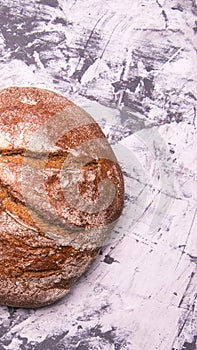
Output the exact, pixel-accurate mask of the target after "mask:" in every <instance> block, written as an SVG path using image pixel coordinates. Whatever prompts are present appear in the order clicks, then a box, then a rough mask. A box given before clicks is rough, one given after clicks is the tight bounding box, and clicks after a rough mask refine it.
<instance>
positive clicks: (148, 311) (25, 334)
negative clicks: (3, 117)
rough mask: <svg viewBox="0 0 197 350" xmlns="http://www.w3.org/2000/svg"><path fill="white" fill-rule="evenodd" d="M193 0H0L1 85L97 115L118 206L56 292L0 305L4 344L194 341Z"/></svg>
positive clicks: (0, 345) (153, 345) (138, 348)
mask: <svg viewBox="0 0 197 350" xmlns="http://www.w3.org/2000/svg"><path fill="white" fill-rule="evenodd" d="M196 15H197V3H196V1H195V0H180V1H175V0H149V1H147V0H133V1H131V0H123V1H119V0H113V1H112V0H107V1H103V0H101V1H91V0H88V1H83V0H68V1H66V0H38V1H34V2H29V1H27V0H22V1H20V0H11V1H8V0H4V1H1V2H0V52H1V55H0V73H1V80H0V87H1V88H3V87H6V86H13V85H20V86H38V87H42V88H48V89H51V90H54V91H57V92H59V93H61V94H63V95H64V96H66V97H68V98H70V99H72V100H73V101H74V102H76V103H77V104H78V105H80V106H81V107H83V108H85V109H86V110H87V111H88V112H90V113H91V114H92V116H94V118H95V119H96V120H97V121H98V123H99V125H100V126H101V127H102V129H103V131H104V132H105V134H106V136H107V137H108V140H109V142H110V143H111V145H112V147H113V149H114V151H115V153H116V155H117V157H118V159H119V162H120V164H121V166H122V169H123V173H124V178H125V208H124V212H123V215H122V217H121V219H120V220H119V222H118V224H117V226H116V228H115V230H114V231H113V232H112V235H111V237H110V238H109V242H108V244H107V246H106V247H105V248H103V250H102V252H101V254H100V255H99V258H98V259H97V260H96V262H95V263H94V265H93V266H92V267H91V268H90V269H89V271H88V272H87V273H86V274H85V275H84V276H83V277H82V278H81V279H80V281H79V282H78V283H77V284H76V285H75V286H74V287H73V289H72V291H71V292H70V294H69V295H68V296H67V297H65V298H64V299H62V300H61V301H60V302H59V303H57V304H55V305H52V306H49V307H46V308H42V309H37V310H32V309H29V310H24V309H14V308H8V307H3V306H1V307H0V350H5V349H8V350H17V349H21V350H24V349H25V350H31V349H35V350H50V349H51V350H52V349H53V350H55V349H58V350H63V349H69V350H97V349H98V350H100V349H101V350H103V349H104V350H122V349H126V350H147V349H148V350H157V349H159V350H195V349H196V341H197V310H196V304H195V298H196V284H197V280H196V262H197V249H196V248H197V239H196V231H197V175H196V164H197V156H196V154H197V130H196V127H197V117H196V108H197V106H196V100H197V88H196V86H197V85H196V80H197V79H196V78H197V75H196V74H197V73H196V71H197V70H196V68H197V67H196V62H197V55H196V48H197V17H196Z"/></svg>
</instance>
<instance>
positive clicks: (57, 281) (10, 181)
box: [0, 87, 124, 307]
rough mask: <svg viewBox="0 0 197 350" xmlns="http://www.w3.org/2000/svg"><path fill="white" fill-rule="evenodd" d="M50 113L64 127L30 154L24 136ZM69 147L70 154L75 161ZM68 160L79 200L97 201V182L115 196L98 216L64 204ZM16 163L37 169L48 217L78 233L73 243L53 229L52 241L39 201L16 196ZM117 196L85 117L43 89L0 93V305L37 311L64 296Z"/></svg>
mask: <svg viewBox="0 0 197 350" xmlns="http://www.w3.org/2000/svg"><path fill="white" fill-rule="evenodd" d="M58 113H64V117H65V118H67V117H68V118H70V119H68V124H69V123H71V127H70V129H69V130H67V132H66V133H65V134H63V135H61V137H60V138H58V139H57V141H56V142H55V144H52V146H53V147H51V146H49V149H47V151H46V154H45V153H44V152H43V151H42V150H41V151H39V152H33V153H31V152H30V151H29V150H28V147H29V146H28V145H29V142H30V140H31V139H32V137H34V135H35V133H36V132H37V131H38V130H40V128H41V127H42V126H43V125H44V123H47V122H48V121H50V119H51V118H53V117H54V118H56V116H57V115H58ZM75 118H76V119H75ZM83 118H84V119H83ZM80 120H81V122H80V123H81V124H80V123H79V121H80ZM83 120H84V123H83ZM96 140H97V141H96ZM88 142H90V148H91V145H93V146H92V150H91V152H92V153H91V152H90V155H91V157H90V158H93V159H91V160H90V161H87V159H86V161H84V159H83V157H84V154H85V153H84V149H85V148H84V145H85V146H86V144H87V145H88ZM100 149H101V150H102V152H103V157H101V153H102V152H101V151H100ZM73 150H74V151H76V150H77V156H76V155H75V154H74V155H73ZM86 158H87V156H86ZM24 159H25V163H24ZM43 159H44V163H43ZM75 163H76V166H77V169H78V171H79V172H80V178H79V181H78V182H77V186H78V190H79V193H80V196H81V198H82V199H83V200H85V201H86V202H88V201H89V202H90V203H92V205H93V204H94V203H95V201H96V200H97V199H98V197H99V186H100V183H101V181H102V180H105V179H108V180H109V181H111V183H112V184H113V186H114V188H115V195H114V197H113V200H112V201H111V203H110V205H109V206H108V207H107V208H106V207H105V205H104V204H103V207H102V206H101V208H100V209H99V211H98V212H88V210H84V211H81V209H79V208H78V207H77V208H76V207H73V204H72V203H70V198H68V194H67V197H66V194H65V193H66V192H65V193H63V190H62V183H61V181H60V177H61V176H60V175H61V171H62V168H63V167H65V169H67V168H69V167H71V168H72V167H73V164H74V165H75ZM24 164H28V166H29V167H30V168H31V169H32V174H33V173H34V170H35V169H37V170H38V171H39V170H40V169H41V168H42V167H43V164H44V182H43V183H44V186H45V191H46V196H47V198H48V200H49V203H50V205H51V206H52V207H53V209H54V212H55V215H56V216H57V218H58V220H60V221H62V222H63V224H65V225H74V229H76V230H79V233H77V234H79V238H78V239H77V238H76V240H75V241H74V243H73V244H68V243H65V242H64V239H65V237H64V236H61V235H62V233H61V232H62V231H60V233H58V234H57V235H56V232H54V237H53V238H51V237H50V236H49V235H48V234H47V232H46V231H47V230H45V226H44V225H45V224H46V223H47V224H48V225H50V222H51V221H53V222H52V224H51V227H52V228H53V227H55V224H56V221H55V220H54V218H51V212H50V210H48V209H44V210H43V203H42V202H39V201H37V202H36V200H37V197H35V203H36V205H35V204H34V203H33V202H32V203H33V204H32V206H29V205H28V200H27V198H26V196H25V194H24V191H23V181H24V174H23V169H24ZM72 171H73V170H72ZM72 171H71V177H73V176H74V175H72ZM22 175H23V176H22ZM32 176H33V175H32ZM35 187H36V185H35ZM38 192H39V191H38ZM30 193H31V189H30ZM32 193H33V195H34V192H32ZM33 195H32V196H33ZM24 196H25V198H24ZM123 196H124V186H123V178H122V173H121V170H120V167H119V165H118V163H117V161H116V159H115V156H114V154H113V152H112V151H111V149H110V147H109V146H108V145H106V140H105V137H104V135H103V133H102V131H101V129H100V128H99V126H98V125H97V124H96V123H95V122H94V120H93V119H92V118H91V117H90V116H89V115H88V114H87V113H85V112H84V111H82V110H81V109H80V108H78V107H76V106H75V105H74V104H73V103H72V102H71V101H69V100H67V99H66V98H64V97H62V96H60V95H58V94H56V93H54V92H51V91H48V90H41V89H37V88H31V87H29V88H18V87H14V88H7V89H4V90H1V91H0V304H6V305H10V306H16V307H18V306H20V307H39V306H43V305H47V304H50V303H52V302H55V301H56V300H58V299H60V298H62V297H63V296H64V295H66V294H67V293H68V292H69V290H70V287H71V286H72V285H73V283H74V282H75V281H76V280H77V279H78V278H79V277H80V276H81V275H82V273H83V272H84V271H85V270H86V269H87V268H88V266H89V265H90V264H91V263H92V261H93V260H94V259H95V258H96V257H97V255H98V252H99V249H100V246H101V245H102V243H103V240H104V238H105V236H106V234H107V233H108V231H109V230H110V229H111V227H113V225H114V223H115V221H116V220H117V219H118V217H119V216H120V214H121V211H122V207H123ZM47 227H48V226H47ZM65 227H67V226H65ZM65 230H67V229H65ZM76 232H78V231H76ZM76 232H75V237H78V236H77V234H76ZM66 233H68V235H69V232H66ZM80 237H82V241H83V237H85V243H84V244H82V243H81V246H77V245H76V242H78V243H79V240H80V239H81V238H80ZM94 240H95V242H96V243H95V242H94V244H93V241H94Z"/></svg>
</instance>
